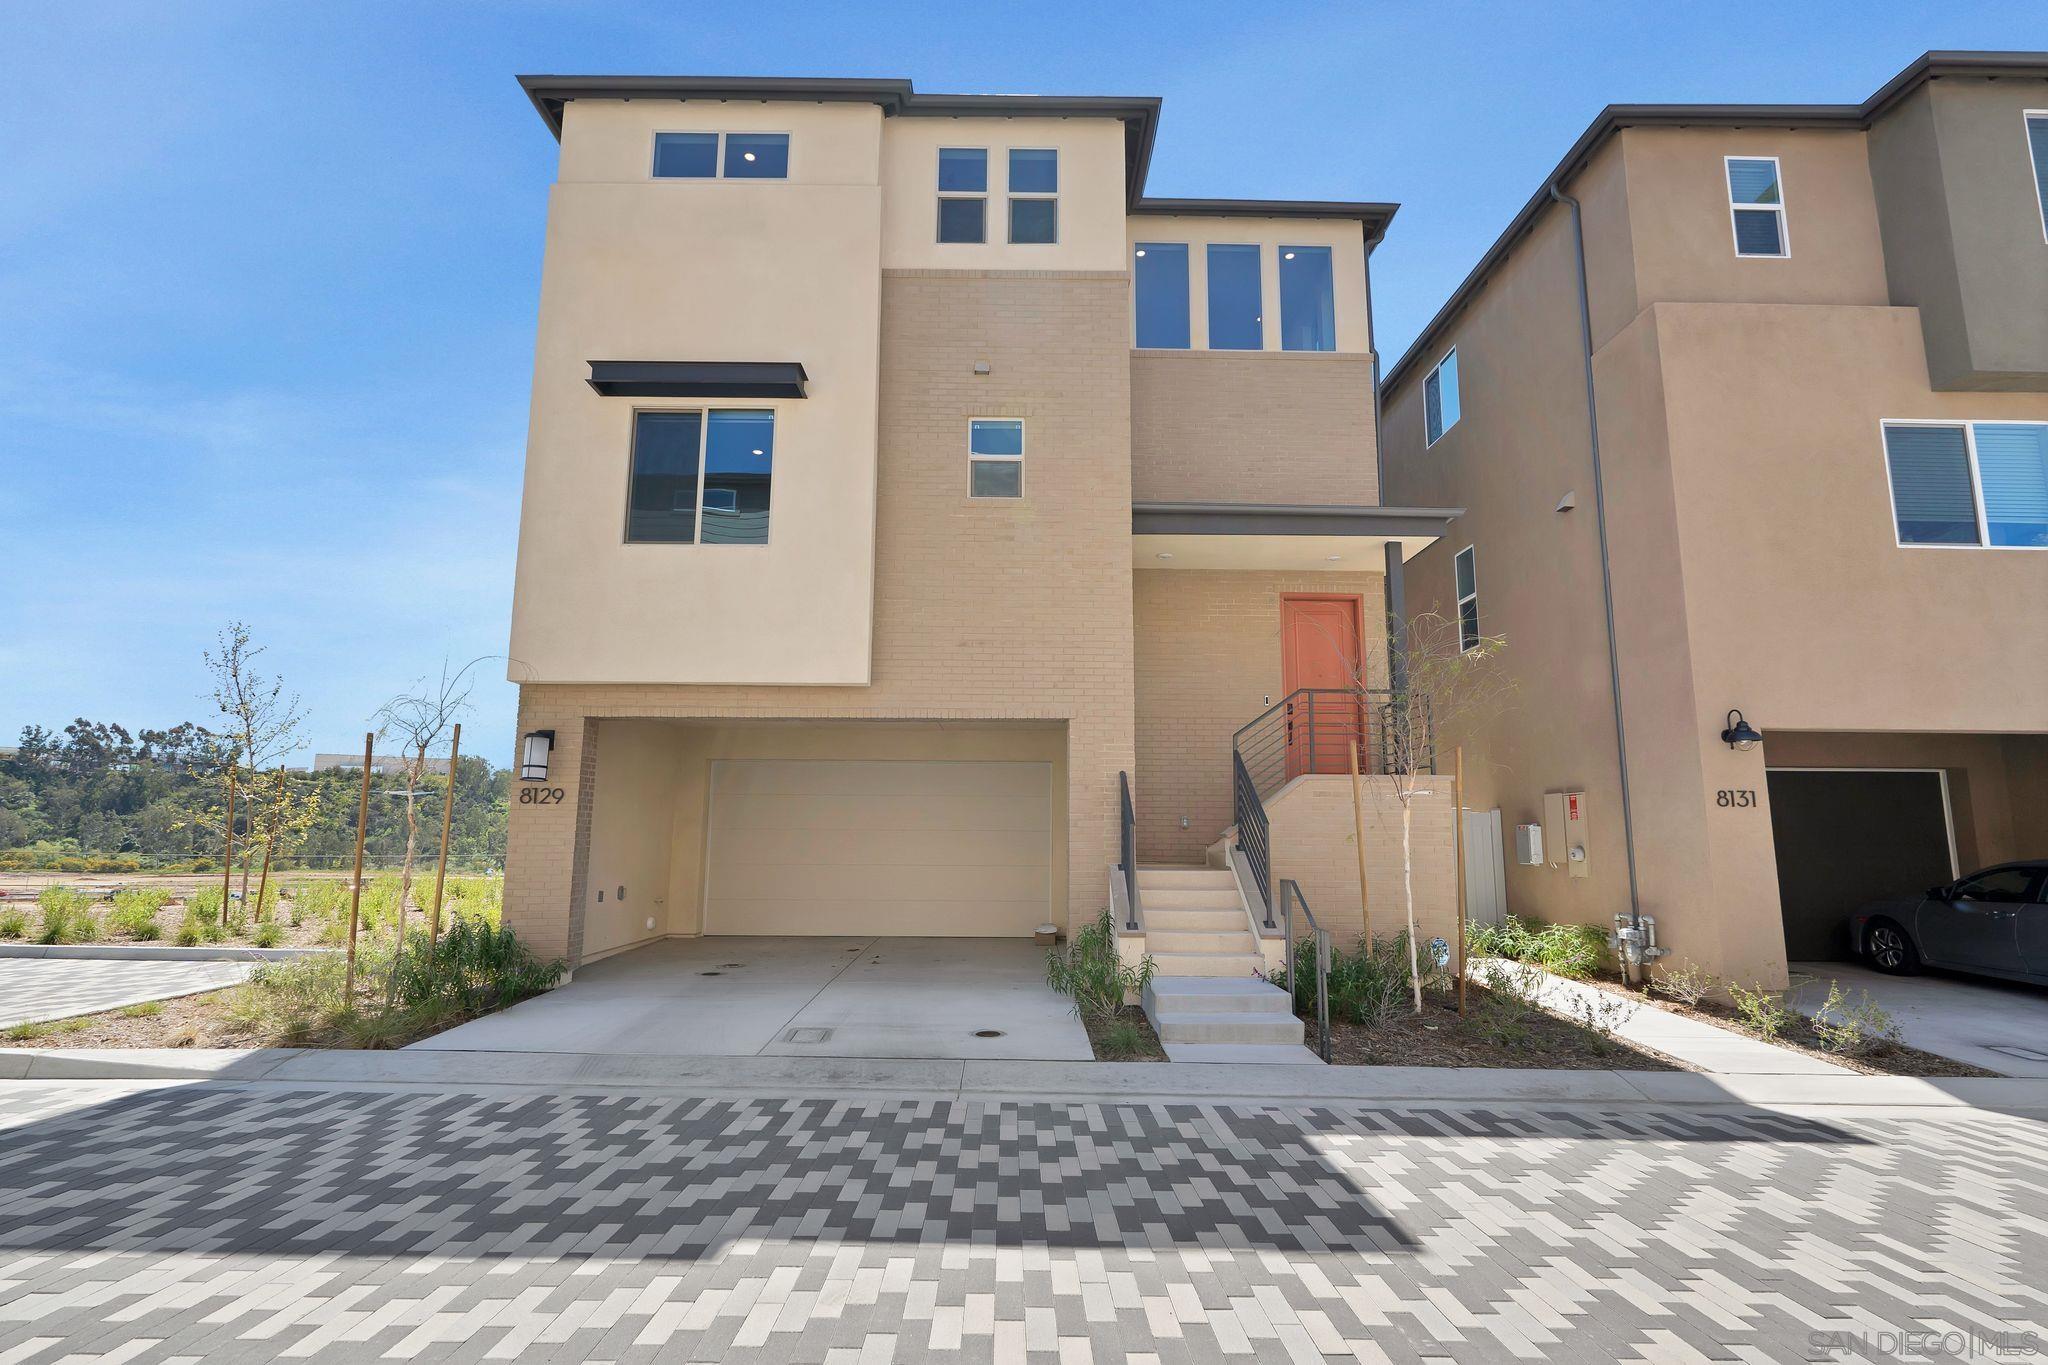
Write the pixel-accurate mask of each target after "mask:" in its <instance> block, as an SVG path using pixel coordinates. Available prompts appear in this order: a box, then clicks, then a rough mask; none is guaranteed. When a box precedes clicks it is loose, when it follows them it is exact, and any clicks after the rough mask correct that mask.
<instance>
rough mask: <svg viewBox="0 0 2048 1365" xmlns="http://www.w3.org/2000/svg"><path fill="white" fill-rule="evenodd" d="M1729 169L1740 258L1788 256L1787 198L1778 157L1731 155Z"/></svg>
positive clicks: (1730, 202)
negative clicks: (1786, 232) (1780, 174)
mask: <svg viewBox="0 0 2048 1365" xmlns="http://www.w3.org/2000/svg"><path fill="white" fill-rule="evenodd" d="M1726 164H1727V167H1728V212H1729V213H1730V214H1731V215H1732V216H1733V218H1734V223H1735V254H1736V255H1738V256H1786V255H1790V254H1791V246H1790V244H1789V241H1788V239H1787V237H1786V235H1785V195H1784V190H1783V187H1782V186H1781V185H1780V183H1779V179H1778V158H1776V157H1774V156H1731V157H1728V158H1726Z"/></svg>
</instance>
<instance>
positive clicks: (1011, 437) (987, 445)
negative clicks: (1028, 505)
mask: <svg viewBox="0 0 2048 1365" xmlns="http://www.w3.org/2000/svg"><path fill="white" fill-rule="evenodd" d="M967 496H969V497H971V498H1021V497H1023V496H1024V424H1023V423H1022V422H1020V421H1015V420H1007V419H998V418H977V419H975V420H974V421H971V422H969V423H968V424H967Z"/></svg>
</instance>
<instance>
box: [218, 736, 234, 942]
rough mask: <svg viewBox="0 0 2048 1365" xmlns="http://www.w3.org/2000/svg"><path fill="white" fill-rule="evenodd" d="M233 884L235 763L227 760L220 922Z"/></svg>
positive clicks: (223, 916) (226, 914)
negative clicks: (225, 830) (225, 850)
mask: <svg viewBox="0 0 2048 1365" xmlns="http://www.w3.org/2000/svg"><path fill="white" fill-rule="evenodd" d="M234 885H235V765H234V762H233V760H229V762H228V851H227V856H226V860H225V862H224V863H223V865H222V867H221V870H220V922H221V923H222V924H223V925H225V924H226V923H227V922H228V892H230V891H232V890H233V889H234Z"/></svg>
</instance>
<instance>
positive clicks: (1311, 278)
mask: <svg viewBox="0 0 2048 1365" xmlns="http://www.w3.org/2000/svg"><path fill="white" fill-rule="evenodd" d="M1280 349H1281V350H1283V351H1334V350H1336V349H1337V298H1336V286H1335V284H1334V283H1333V282H1332V279H1331V272H1330V248H1328V247H1326V246H1283V247H1281V248H1280Z"/></svg>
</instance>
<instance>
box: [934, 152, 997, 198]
mask: <svg viewBox="0 0 2048 1365" xmlns="http://www.w3.org/2000/svg"><path fill="white" fill-rule="evenodd" d="M939 193H941V194H949V193H951V194H986V193H988V149H987V148H986V147H941V148H939Z"/></svg>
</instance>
